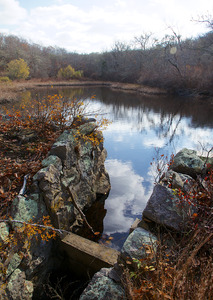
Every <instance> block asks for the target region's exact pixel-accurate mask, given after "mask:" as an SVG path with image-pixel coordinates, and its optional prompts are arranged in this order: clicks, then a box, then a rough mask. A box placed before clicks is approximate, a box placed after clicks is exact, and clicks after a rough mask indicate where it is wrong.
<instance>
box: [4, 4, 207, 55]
mask: <svg viewBox="0 0 213 300" xmlns="http://www.w3.org/2000/svg"><path fill="white" fill-rule="evenodd" d="M207 13H210V14H211V15H213V1H212V0H52V1H51V0H0V32H1V33H6V34H14V35H17V36H20V37H23V38H26V39H28V40H30V41H31V42H34V43H38V44H41V45H43V46H58V47H62V48H65V49H67V50H68V51H76V52H79V53H90V52H101V51H105V50H110V49H111V47H112V45H113V43H114V42H115V41H122V42H129V41H132V40H133V39H134V37H135V36H139V35H140V34H142V33H144V32H153V33H154V34H155V36H157V37H159V38H161V37H162V36H164V35H165V34H166V33H168V32H169V31H168V26H172V27H173V28H174V29H175V30H176V31H177V32H178V33H180V34H181V35H182V36H183V37H184V38H185V37H195V36H197V35H198V34H202V33H204V32H206V30H207V29H206V28H205V26H204V25H202V24H200V23H199V24H197V23H196V22H192V21H191V20H192V19H193V18H194V19H197V18H198V16H201V15H206V14H207Z"/></svg>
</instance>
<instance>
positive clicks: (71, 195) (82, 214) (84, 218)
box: [67, 186, 95, 234]
mask: <svg viewBox="0 0 213 300" xmlns="http://www.w3.org/2000/svg"><path fill="white" fill-rule="evenodd" d="M67 191H68V192H69V195H70V197H71V199H72V201H73V204H74V206H75V208H76V209H77V210H78V212H79V214H80V215H81V217H82V219H83V220H84V222H85V223H86V225H87V226H88V228H89V229H90V230H91V232H92V233H93V234H95V232H94V230H93V228H92V227H91V226H90V224H89V223H88V221H87V218H86V216H85V214H84V213H83V211H82V210H81V209H80V207H79V206H78V204H77V202H76V201H75V199H74V197H73V193H72V191H71V189H70V188H69V187H68V186H67Z"/></svg>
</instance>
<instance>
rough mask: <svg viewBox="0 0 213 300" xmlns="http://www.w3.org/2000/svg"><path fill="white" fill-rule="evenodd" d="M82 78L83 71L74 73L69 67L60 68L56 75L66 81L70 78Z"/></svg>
mask: <svg viewBox="0 0 213 300" xmlns="http://www.w3.org/2000/svg"><path fill="white" fill-rule="evenodd" d="M82 76H83V71H81V70H78V71H75V69H74V68H73V67H71V66H70V65H69V66H67V67H66V68H61V69H60V70H59V71H58V75H57V77H58V78H59V79H66V80H69V79H72V78H81V77H82Z"/></svg>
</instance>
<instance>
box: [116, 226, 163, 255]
mask: <svg viewBox="0 0 213 300" xmlns="http://www.w3.org/2000/svg"><path fill="white" fill-rule="evenodd" d="M156 242H157V238H156V236H154V235H153V234H152V233H150V232H148V231H147V230H145V229H143V228H140V227H138V228H136V229H135V230H134V231H133V232H132V233H131V234H130V235H129V236H128V238H127V239H126V241H125V243H124V245H123V247H122V249H121V257H122V258H124V259H126V258H130V259H133V258H136V259H142V258H145V257H146V255H147V254H146V245H149V246H150V245H151V246H153V249H154V250H155V249H156V246H157V244H156Z"/></svg>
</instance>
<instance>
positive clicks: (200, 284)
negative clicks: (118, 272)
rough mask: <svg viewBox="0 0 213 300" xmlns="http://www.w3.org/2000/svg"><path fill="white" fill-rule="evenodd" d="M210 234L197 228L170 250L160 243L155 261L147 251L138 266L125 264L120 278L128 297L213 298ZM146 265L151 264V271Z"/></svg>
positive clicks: (185, 299) (212, 234)
mask: <svg viewBox="0 0 213 300" xmlns="http://www.w3.org/2000/svg"><path fill="white" fill-rule="evenodd" d="M212 237H213V233H212V232H209V231H205V230H203V229H197V230H196V231H195V232H194V233H193V235H192V236H190V237H189V238H187V239H186V238H185V239H184V241H182V243H183V245H182V243H180V244H179V245H178V247H177V245H176V246H174V247H173V248H171V249H170V250H168V248H166V247H165V246H163V245H161V246H159V248H158V252H157V255H156V258H157V259H156V262H155V263H153V260H151V258H150V257H149V255H147V258H146V259H145V260H144V261H143V264H142V266H141V267H140V268H139V269H137V270H136V269H135V270H134V271H133V272H132V271H129V269H128V268H126V269H125V271H124V273H123V282H124V285H125V287H126V293H127V297H128V299H131V300H139V299H146V300H152V299H153V300H154V299H162V300H163V299H170V300H180V299H181V300H192V299H193V300H201V299H202V300H211V299H213V247H212V246H213V239H212ZM181 247H182V248H181ZM147 266H153V267H154V268H152V270H151V271H150V270H149V269H147Z"/></svg>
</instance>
